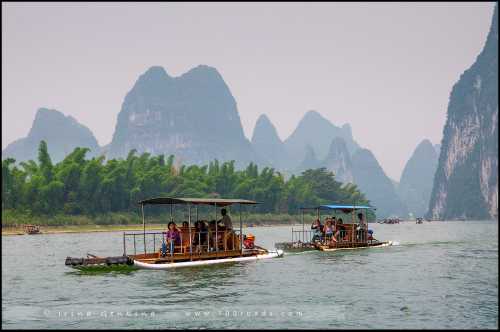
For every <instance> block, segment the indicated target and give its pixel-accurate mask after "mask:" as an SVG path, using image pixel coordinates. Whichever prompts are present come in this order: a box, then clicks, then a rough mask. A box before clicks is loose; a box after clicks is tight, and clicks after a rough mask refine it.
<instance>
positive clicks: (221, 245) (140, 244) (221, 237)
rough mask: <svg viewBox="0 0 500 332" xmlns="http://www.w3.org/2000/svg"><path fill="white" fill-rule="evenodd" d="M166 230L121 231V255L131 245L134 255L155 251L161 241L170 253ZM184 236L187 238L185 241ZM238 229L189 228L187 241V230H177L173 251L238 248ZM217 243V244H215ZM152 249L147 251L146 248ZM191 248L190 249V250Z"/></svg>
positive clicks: (159, 247) (160, 245) (188, 251)
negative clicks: (205, 229)
mask: <svg viewBox="0 0 500 332" xmlns="http://www.w3.org/2000/svg"><path fill="white" fill-rule="evenodd" d="M166 234H167V232H146V233H144V232H142V233H123V255H124V256H126V255H127V247H129V246H130V245H133V251H134V255H137V253H138V252H140V253H156V252H158V251H159V250H160V249H161V248H162V245H163V243H165V244H166V245H167V246H166V247H167V251H168V252H169V254H171V253H170V245H169V240H168V239H167V238H166ZM186 237H187V238H188V240H187V241H186ZM239 241H240V231H239V230H224V231H217V232H215V231H210V230H209V231H201V232H200V231H196V230H191V240H190V241H189V231H188V230H184V231H180V232H179V240H178V241H174V252H173V253H184V254H189V253H192V254H195V253H201V252H224V251H233V250H240V248H241V244H240V243H239ZM216 244H217V245H216ZM151 248H152V249H153V250H152V251H148V249H151ZM190 248H192V251H191V250H190Z"/></svg>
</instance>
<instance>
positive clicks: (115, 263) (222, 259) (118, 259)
mask: <svg viewBox="0 0 500 332" xmlns="http://www.w3.org/2000/svg"><path fill="white" fill-rule="evenodd" d="M139 204H140V205H141V211H142V218H143V232H142V233H123V255H122V256H114V257H97V256H95V255H91V254H87V258H74V257H67V258H66V261H65V265H67V266H71V267H74V268H78V269H86V268H92V267H99V266H103V267H108V268H112V267H117V268H120V267H132V266H133V267H135V268H142V269H152V270H163V269H170V268H174V267H183V266H199V265H209V264H210V265H211V264H219V263H228V262H244V261H251V260H261V259H268V258H276V257H282V256H283V250H278V249H277V250H267V249H265V248H262V247H259V246H257V245H255V244H254V240H255V237H254V236H253V235H251V234H248V235H245V234H243V230H242V227H243V226H242V225H243V222H242V206H246V205H255V204H257V202H255V201H250V200H243V199H221V198H172V197H157V198H151V199H147V200H143V201H140V202H139ZM158 204H163V205H165V204H166V205H169V206H170V222H169V223H168V229H169V230H168V231H167V232H146V223H145V218H144V207H145V206H146V205H158ZM179 204H180V205H185V206H187V207H188V220H187V221H185V222H183V225H182V227H179V228H178V227H177V226H176V225H175V222H174V213H173V208H174V206H175V205H179ZM233 204H237V205H239V224H240V227H239V230H238V229H234V228H232V227H231V224H232V222H231V220H230V217H229V215H228V211H227V210H226V208H228V207H229V206H231V205H233ZM207 205H208V206H212V207H213V208H214V210H213V212H214V216H215V219H213V220H212V221H210V222H208V221H207V220H203V219H201V218H198V207H199V206H207ZM221 207H222V209H221V210H220V212H221V215H222V218H221V219H220V220H218V218H217V213H218V208H221ZM192 210H195V216H196V217H195V220H196V221H195V223H194V224H195V226H194V227H192V226H191V225H192V218H191V217H192ZM127 240H129V241H127ZM130 240H132V241H133V252H134V253H133V254H127V242H131V241H130ZM137 241H139V244H141V243H140V242H142V246H140V247H142V248H143V249H144V251H143V252H141V253H138V243H137Z"/></svg>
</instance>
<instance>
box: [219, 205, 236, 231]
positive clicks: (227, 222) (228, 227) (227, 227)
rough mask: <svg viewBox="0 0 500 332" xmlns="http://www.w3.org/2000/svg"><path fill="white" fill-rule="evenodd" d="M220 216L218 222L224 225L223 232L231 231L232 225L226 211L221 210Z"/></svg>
mask: <svg viewBox="0 0 500 332" xmlns="http://www.w3.org/2000/svg"><path fill="white" fill-rule="evenodd" d="M220 214H221V215H222V219H221V220H219V222H220V223H222V224H223V225H224V230H231V229H233V223H232V222H231V217H229V215H228V214H227V210H226V209H221V210H220Z"/></svg>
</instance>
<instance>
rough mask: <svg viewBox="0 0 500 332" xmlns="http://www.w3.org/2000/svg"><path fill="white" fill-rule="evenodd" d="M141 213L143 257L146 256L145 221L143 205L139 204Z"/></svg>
mask: <svg viewBox="0 0 500 332" xmlns="http://www.w3.org/2000/svg"><path fill="white" fill-rule="evenodd" d="M141 211H142V229H143V231H144V232H143V235H144V255H146V219H144V204H141Z"/></svg>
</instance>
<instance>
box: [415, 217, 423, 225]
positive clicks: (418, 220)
mask: <svg viewBox="0 0 500 332" xmlns="http://www.w3.org/2000/svg"><path fill="white" fill-rule="evenodd" d="M415 223H416V224H423V223H424V220H423V219H422V218H417V221H415Z"/></svg>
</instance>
